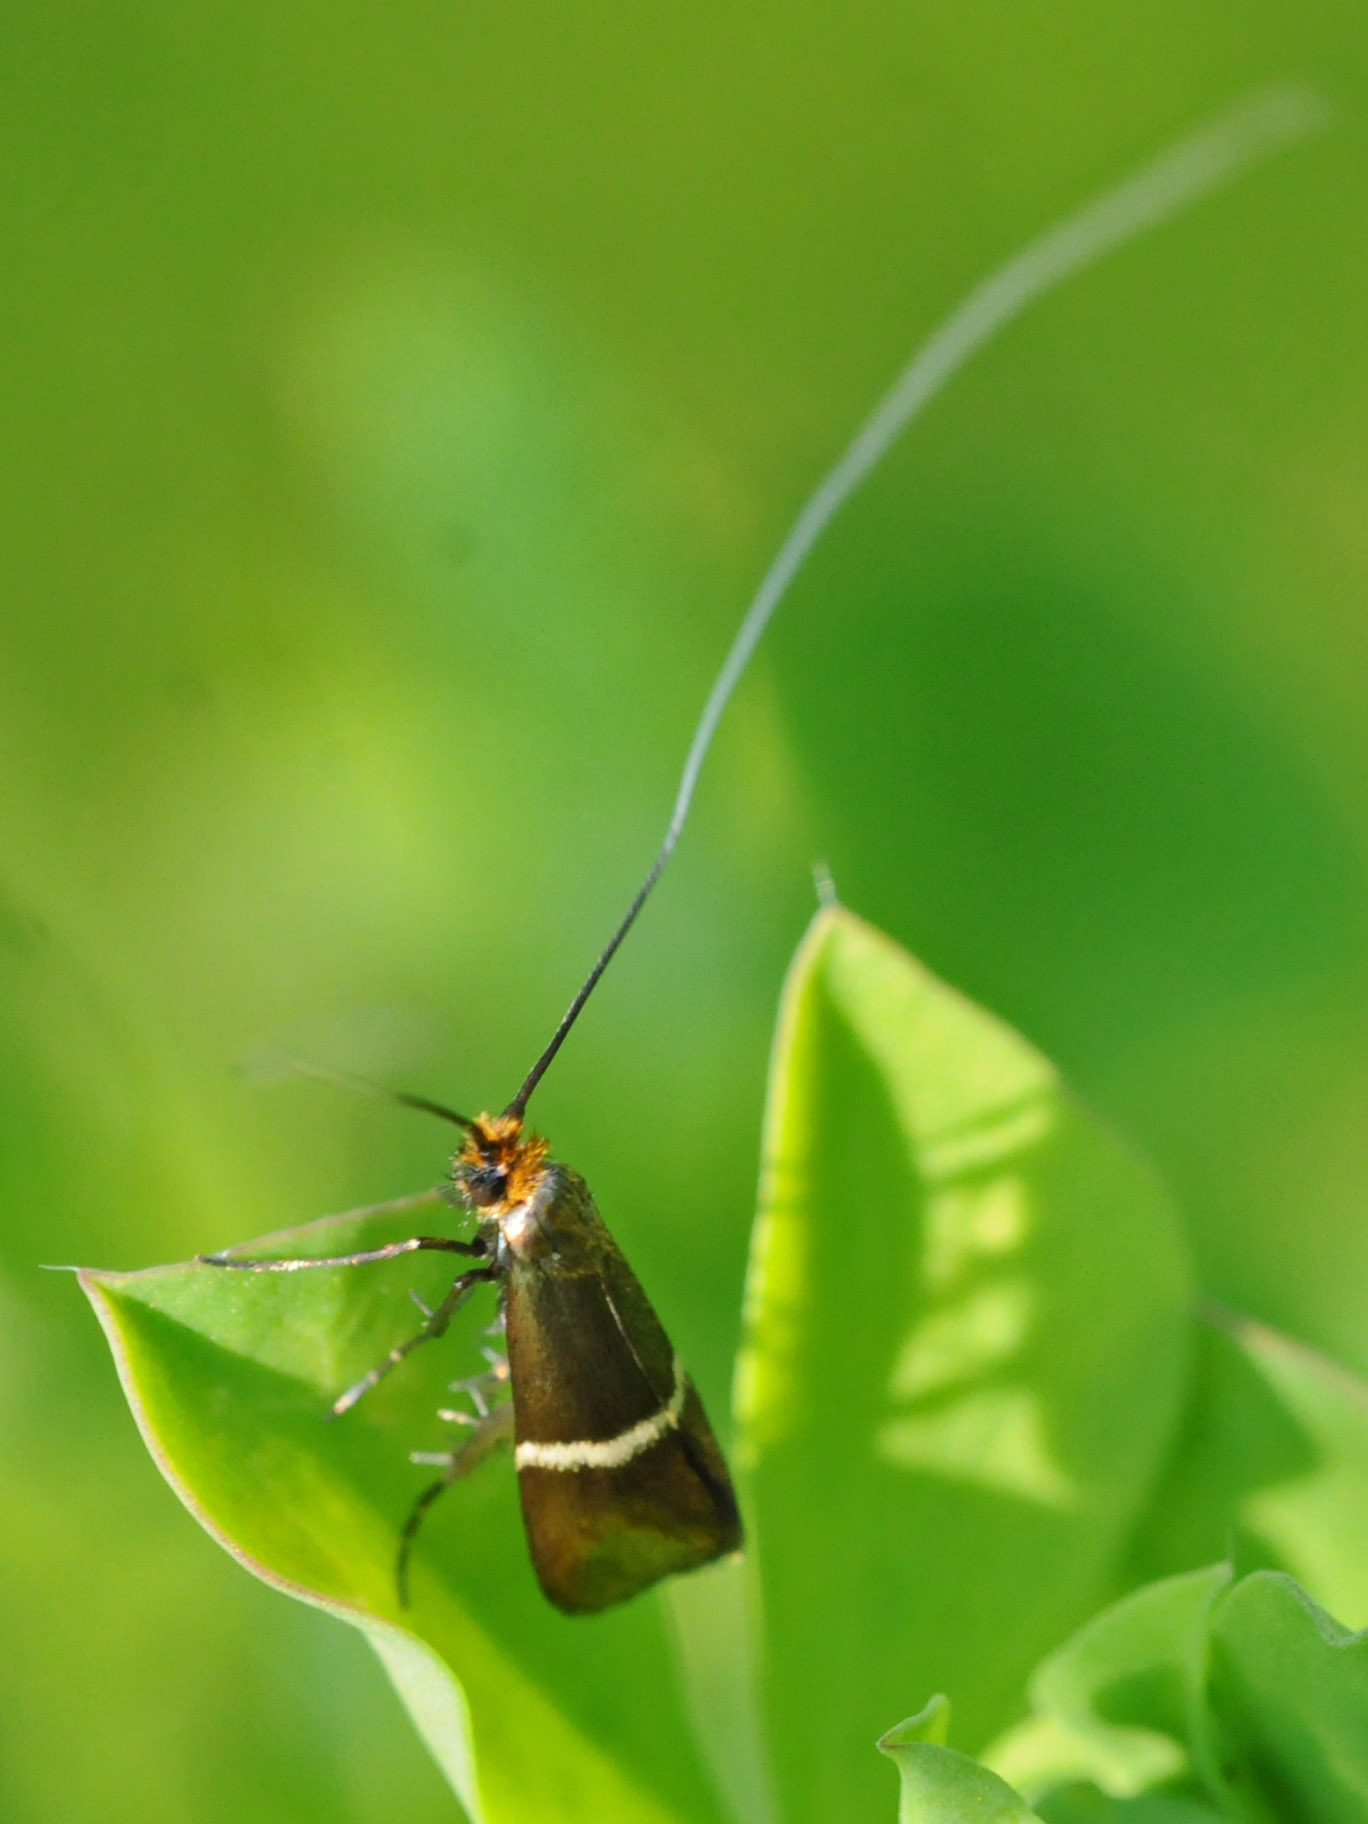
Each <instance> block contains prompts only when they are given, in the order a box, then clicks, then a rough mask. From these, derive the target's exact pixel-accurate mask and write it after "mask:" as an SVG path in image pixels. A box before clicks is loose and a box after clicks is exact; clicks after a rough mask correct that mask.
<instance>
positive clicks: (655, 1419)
mask: <svg viewBox="0 0 1368 1824" xmlns="http://www.w3.org/2000/svg"><path fill="white" fill-rule="evenodd" d="M688 1391H689V1384H688V1381H687V1379H686V1377H685V1374H684V1364H683V1362H681V1361H680V1359H679V1357H678V1356H676V1357H675V1358H674V1391H673V1393H671V1395H670V1402H669V1405H668V1406H662V1407H661V1409H660V1411H659V1412H653V1413H652V1414H651V1416H650V1417H649V1418H648V1419H640V1420H638V1422H637V1423H636V1424H635V1425H629V1426H628V1427H627V1429H626V1431H620V1432H619V1433H618V1435H617V1436H616V1437H615V1438H603V1439H593V1438H581V1439H577V1440H576V1441H575V1442H574V1443H571V1444H539V1443H537V1442H536V1441H535V1440H533V1439H530V1438H529V1439H525V1440H524V1441H523V1442H522V1443H521V1444H519V1446H518V1448H517V1449H516V1450H515V1451H514V1453H513V1461H514V1463H516V1465H517V1466H518V1468H519V1469H621V1468H622V1467H623V1465H624V1464H627V1463H630V1462H631V1461H632V1459H633V1457H639V1456H640V1455H641V1453H642V1452H643V1451H646V1450H649V1449H650V1448H651V1446H652V1445H653V1444H658V1443H659V1442H660V1440H661V1439H662V1438H663V1437H664V1436H665V1435H666V1433H667V1432H671V1431H675V1430H677V1429H678V1426H679V1420H680V1417H681V1415H682V1413H683V1411H684V1401H685V1400H686V1399H687V1397H688Z"/></svg>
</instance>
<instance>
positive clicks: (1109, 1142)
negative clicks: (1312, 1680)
mask: <svg viewBox="0 0 1368 1824" xmlns="http://www.w3.org/2000/svg"><path fill="white" fill-rule="evenodd" d="M1188 1297H1189V1286H1188V1275H1187V1264H1186V1258H1185V1254H1184V1250H1183V1246H1182V1243H1181V1240H1180V1237H1179V1234H1178V1230H1177V1227H1176V1224H1175V1221H1174V1218H1173V1216H1172V1213H1171V1211H1170V1209H1169V1206H1168V1204H1167V1202H1166V1200H1165V1198H1164V1196H1163V1195H1162V1193H1161V1191H1160V1190H1159V1188H1158V1187H1157V1185H1156V1184H1155V1182H1154V1180H1153V1178H1152V1176H1151V1174H1150V1173H1149V1172H1148V1170H1147V1169H1146V1168H1145V1167H1144V1166H1143V1165H1142V1164H1140V1163H1139V1162H1138V1161H1137V1160H1136V1159H1135V1158H1134V1157H1133V1156H1132V1155H1131V1154H1130V1153H1129V1152H1128V1151H1127V1149H1126V1148H1125V1147H1124V1146H1122V1145H1121V1143H1120V1142H1119V1141H1118V1140H1117V1139H1116V1138H1115V1137H1114V1136H1113V1135H1112V1133H1111V1132H1110V1131H1109V1130H1108V1129H1107V1128H1105V1127H1104V1126H1103V1125H1102V1124H1101V1123H1099V1122H1097V1121H1096V1120H1094V1119H1093V1117H1092V1116H1091V1115H1089V1114H1088V1112H1087V1111H1086V1110H1084V1109H1083V1108H1081V1107H1080V1106H1079V1105H1078V1103H1077V1102H1076V1101H1075V1100H1074V1099H1073V1098H1072V1097H1071V1096H1070V1095H1069V1094H1068V1092H1067V1091H1066V1090H1065V1089H1064V1087H1063V1086H1062V1084H1061V1083H1060V1081H1059V1078H1058V1076H1057V1074H1056V1072H1055V1071H1054V1070H1053V1068H1052V1067H1051V1066H1050V1064H1049V1063H1048V1062H1047V1060H1046V1059H1045V1058H1043V1057H1042V1056H1041V1055H1040V1054H1039V1053H1038V1052H1037V1051H1035V1050H1034V1049H1033V1048H1032V1047H1031V1046H1030V1045H1028V1044H1027V1043H1026V1042H1025V1041H1024V1040H1023V1039H1021V1038H1020V1037H1018V1036H1017V1035H1016V1034H1015V1033H1013V1032H1011V1031H1010V1030H1009V1029H1008V1028H1006V1027H1005V1026H1003V1025H1002V1024H1001V1022H999V1021H998V1020H996V1019H994V1018H993V1017H992V1016H990V1015H989V1014H986V1013H984V1012H982V1011H981V1010H980V1009H978V1008H976V1007H974V1006H973V1005H971V1004H970V1003H969V1002H968V1001H966V1000H965V999H964V998H963V997H961V996H960V995H958V994H956V993H954V992H953V991H952V990H951V989H949V988H947V987H945V986H944V985H943V984H942V983H940V982H938V981H936V979H935V978H934V977H933V976H931V975H929V974H928V973H927V972H926V971H925V970H924V969H923V968H921V967H920V966H919V965H918V964H917V963H916V962H914V961H913V959H912V958H911V957H910V956H908V955H907V954H906V953H905V952H904V951H902V950H901V949H899V948H898V946H897V945H895V944H894V943H892V942H891V941H890V940H889V939H887V938H885V937H883V936H881V935H880V934H879V933H878V932H877V931H875V930H873V929H871V927H870V926H868V925H866V924H864V923H862V922H861V921H860V920H859V919H857V918H855V917H853V916H852V915H851V914H850V913H848V912H846V911H844V910H842V909H840V908H832V909H828V910H826V911H824V912H822V913H821V914H820V915H819V917H818V918H817V919H816V920H815V922H814V924H813V926H812V927H811V929H810V930H809V932H808V934H807V936H806V938H805V939H804V941H803V944H802V946H801V947H800V949H799V952H798V954H797V957H796V958H795V961H794V964H793V967H792V969H791V971H790V975H789V978H788V982H787V985H786V988H785V991H784V997H783V1006H782V1011H781V1017H780V1022H779V1029H778V1035H777V1040H776V1047H775V1054H774V1062H773V1068H772V1074H771V1082H770V1093H769V1106H768V1113H767V1118H766V1135H765V1175H764V1183H763V1186H762V1196H761V1208H760V1215H759V1218H758V1221H757V1226H756V1231H755V1236H754V1240H753V1251H752V1266H751V1275H750V1282H749V1290H748V1298H747V1327H746V1340H745V1345H744V1349H743V1354H742V1359H741V1363H740V1368H739V1373H738V1411H739V1418H740V1424H741V1450H740V1460H741V1464H742V1468H743V1479H744V1492H745V1495H746V1497H747V1500H748V1506H749V1510H750V1514H751V1519H752V1538H753V1546H754V1549H753V1552H752V1563H753V1564H754V1565H755V1567H756V1569H757V1571H758V1577H759V1582H760V1589H759V1611H760V1612H761V1613H762V1614H763V1616H764V1619H765V1628H766V1643H765V1664H766V1692H765V1697H766V1704H767V1713H768V1723H769V1732H770V1739H771V1744H772V1749H773V1758H774V1762H775V1772H776V1780H777V1784H778V1787H779V1790H780V1794H781V1798H782V1801H783V1808H784V1815H785V1817H786V1818H791V1819H792V1820H794V1824H799V1821H801V1820H806V1819H813V1820H817V1819H821V1820H826V1819H829V1818H831V1817H836V1816H851V1815H873V1812H874V1807H875V1806H876V1805H877V1803H878V1798H877V1790H876V1788H874V1787H873V1785H872V1784H871V1783H870V1782H869V1781H868V1780H866V1778H865V1776H864V1775H863V1773H862V1772H861V1761H860V1754H861V1746H862V1744H863V1743H864V1742H865V1741H867V1740H868V1739H869V1738H870V1737H871V1736H873V1735H874V1734H876V1732H877V1730H878V1727H879V1721H880V1718H881V1717H886V1716H888V1715H889V1714H890V1713H894V1714H896V1711H897V1709H898V1708H899V1707H900V1704H899V1698H900V1697H903V1698H904V1701H905V1693H906V1692H907V1691H908V1690H917V1689H919V1688H920V1689H922V1690H925V1689H927V1688H934V1687H936V1686H940V1687H943V1688H944V1689H946V1690H949V1691H951V1692H953V1694H954V1699H955V1708H956V1719H957V1730H956V1733H957V1734H958V1735H960V1736H962V1738H963V1740H964V1742H965V1744H966V1745H968V1746H975V1745H977V1744H978V1743H979V1742H981V1741H983V1740H984V1739H985V1738H986V1737H987V1736H989V1735H990V1734H991V1733H993V1732H994V1731H996V1730H997V1729H1000V1728H1001V1727H1002V1726H1003V1724H1004V1723H1005V1722H1006V1721H1007V1720H1008V1719H1009V1718H1010V1716H1011V1714H1012V1712H1013V1711H1014V1710H1016V1709H1019V1707H1020V1704H1021V1701H1022V1694H1023V1691H1024V1686H1025V1680H1026V1676H1027V1674H1028V1673H1029V1671H1030V1669H1031V1667H1032V1666H1033V1665H1034V1664H1035V1662H1036V1661H1037V1660H1038V1659H1039V1658H1040V1656H1041V1655H1042V1653H1044V1652H1045V1651H1046V1650H1047V1649H1048V1648H1049V1647H1051V1646H1052V1645H1054V1644H1055V1643H1056V1642H1057V1641H1059V1640H1060V1639H1061V1638H1062V1637H1063V1636H1064V1635H1065V1634H1066V1633H1067V1632H1068V1630H1069V1629H1070V1628H1072V1627H1073V1626H1076V1625H1077V1623H1078V1622H1079V1621H1080V1620H1081V1619H1082V1618H1083V1617H1084V1616H1085V1615H1086V1614H1088V1613H1089V1612H1090V1611H1091V1610H1092V1609H1094V1608H1095V1607H1096V1606H1097V1604H1098V1602H1099V1601H1101V1600H1102V1599H1103V1598H1104V1597H1105V1595H1106V1594H1107V1593H1108V1587H1109V1578H1110V1576H1111V1573H1112V1571H1113V1567H1114V1565H1115V1563H1116V1560H1117V1558H1118V1556H1119V1553H1120V1550H1121V1546H1122V1541H1123V1539H1124V1537H1125V1535H1126V1532H1127V1529H1128V1527H1129V1526H1131V1525H1132V1524H1133V1520H1134V1516H1135V1514H1136V1510H1137V1508H1138V1506H1139V1505H1140V1503H1141V1502H1142V1500H1143V1499H1144V1498H1145V1496H1146V1494H1147V1491H1148V1488H1149V1484H1150V1482H1151V1479H1152V1477H1153V1475H1154V1473H1155V1470H1156V1466H1157V1463H1158V1461H1159V1459H1160V1456H1161V1454H1162V1452H1163V1450H1164V1448H1165V1446H1166V1444H1167V1442H1168V1437H1169V1432H1170V1428H1171V1426H1172V1424H1173V1422H1174V1417H1175V1413H1176V1410H1177V1405H1178V1401H1179V1397H1180V1391H1181V1388H1182V1383H1183V1375H1184V1364H1185V1358H1186V1348H1187V1340H1186V1339H1187V1328H1188V1324H1187V1301H1188ZM818 1671H820V1676H818V1675H817V1673H818Z"/></svg>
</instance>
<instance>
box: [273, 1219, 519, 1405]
mask: <svg viewBox="0 0 1368 1824" xmlns="http://www.w3.org/2000/svg"><path fill="white" fill-rule="evenodd" d="M463 1251H465V1249H464V1247H463ZM481 1251H482V1252H483V1250H481ZM385 1258H388V1256H386V1257H385ZM305 1264H307V1265H310V1266H313V1265H316V1264H317V1263H316V1262H313V1261H310V1262H307V1263H305ZM498 1277H499V1273H498V1269H497V1268H496V1267H472V1268H471V1269H470V1271H469V1272H468V1273H462V1274H460V1275H459V1277H458V1278H457V1279H455V1280H453V1282H452V1285H451V1290H450V1291H449V1292H448V1293H447V1295H446V1297H445V1298H444V1299H443V1300H442V1302H441V1304H439V1305H438V1306H437V1308H436V1310H435V1311H433V1312H432V1313H431V1315H430V1316H429V1317H428V1319H427V1321H426V1322H425V1323H424V1325H423V1327H422V1329H421V1330H419V1331H417V1332H416V1334H415V1335H413V1336H410V1337H409V1338H408V1339H407V1340H406V1341H405V1342H402V1343H396V1344H395V1345H394V1347H393V1349H391V1350H390V1352H389V1354H388V1355H387V1356H386V1357H385V1359H384V1360H383V1361H382V1362H377V1363H376V1365H375V1367H374V1368H370V1369H368V1370H367V1371H366V1373H365V1374H363V1375H362V1376H361V1379H360V1380H359V1381H354V1382H353V1383H352V1385H351V1386H350V1387H348V1388H347V1390H346V1392H345V1393H340V1394H338V1396H337V1398H336V1399H335V1400H334V1401H333V1403H332V1417H333V1418H335V1419H337V1418H340V1417H341V1416H342V1414H343V1413H344V1412H350V1411H351V1409H352V1407H353V1406H355V1404H356V1402H357V1401H358V1400H359V1399H360V1398H361V1397H362V1395H363V1394H367V1393H369V1392H370V1390H371V1388H372V1387H374V1386H375V1385H376V1384H377V1383H378V1382H380V1381H383V1380H384V1378H385V1376H386V1375H387V1374H389V1373H391V1372H392V1371H393V1370H394V1369H395V1368H397V1367H398V1366H399V1364H400V1362H402V1361H403V1360H404V1358H405V1357H406V1356H408V1355H411V1354H412V1353H413V1351H414V1350H415V1349H416V1348H417V1347H418V1345H419V1343H432V1342H435V1341H436V1340H437V1338H438V1337H439V1336H443V1335H445V1333H446V1328H447V1325H448V1324H449V1323H450V1322H451V1320H452V1318H453V1317H454V1316H455V1315H456V1313H457V1312H458V1311H459V1310H460V1308H461V1306H462V1305H463V1304H464V1303H465V1301H466V1299H467V1298H469V1296H470V1294H471V1293H472V1292H473V1291H474V1290H475V1288H476V1286H486V1285H489V1284H491V1283H492V1282H493V1281H494V1280H496V1279H498Z"/></svg>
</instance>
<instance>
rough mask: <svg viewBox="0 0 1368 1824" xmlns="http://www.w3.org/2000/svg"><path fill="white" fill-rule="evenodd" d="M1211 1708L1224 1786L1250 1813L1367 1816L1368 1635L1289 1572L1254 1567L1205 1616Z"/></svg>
mask: <svg viewBox="0 0 1368 1824" xmlns="http://www.w3.org/2000/svg"><path fill="white" fill-rule="evenodd" d="M1210 1700H1211V1707H1212V1710H1213V1712H1214V1715H1215V1718H1216V1725H1217V1729H1218V1732H1219V1737H1220V1746H1221V1757H1222V1764H1223V1769H1224V1772H1225V1777H1226V1780H1227V1783H1228V1788H1229V1790H1231V1791H1232V1792H1233V1793H1234V1794H1235V1795H1237V1796H1238V1797H1239V1798H1241V1799H1242V1800H1243V1801H1244V1802H1245V1804H1246V1807H1247V1808H1248V1810H1249V1812H1250V1814H1251V1815H1253V1816H1255V1817H1258V1818H1266V1819H1269V1820H1277V1821H1278V1824H1282V1820H1284V1819H1300V1818H1305V1819H1314V1820H1315V1824H1362V1820H1363V1818H1364V1817H1366V1816H1368V1634H1351V1633H1350V1632H1349V1630H1348V1629H1346V1628H1342V1627H1341V1626H1340V1625H1339V1623H1338V1622H1335V1621H1332V1620H1331V1619H1330V1617H1329V1616H1328V1615H1327V1614H1326V1613H1325V1611H1324V1610H1323V1609H1320V1608H1318V1607H1317V1606H1316V1604H1315V1603H1313V1602H1312V1601H1311V1599H1310V1597H1309V1596H1307V1594H1306V1592H1305V1591H1304V1590H1302V1589H1300V1588H1299V1587H1298V1586H1297V1584H1296V1583H1294V1582H1293V1580H1292V1579H1291V1578H1290V1577H1287V1576H1284V1575H1283V1574H1282V1573H1281V1572H1277V1571H1256V1572H1255V1573H1254V1575H1253V1576H1251V1577H1246V1578H1245V1579H1244V1580H1243V1581H1242V1582H1240V1583H1238V1584H1237V1585H1236V1586H1235V1588H1234V1589H1232V1590H1231V1591H1230V1592H1229V1593H1228V1594H1227V1595H1226V1596H1225V1598H1224V1599H1223V1600H1222V1601H1221V1602H1220V1603H1219V1604H1218V1605H1217V1608H1216V1611H1215V1614H1214V1616H1213V1618H1212V1648H1211V1682H1210Z"/></svg>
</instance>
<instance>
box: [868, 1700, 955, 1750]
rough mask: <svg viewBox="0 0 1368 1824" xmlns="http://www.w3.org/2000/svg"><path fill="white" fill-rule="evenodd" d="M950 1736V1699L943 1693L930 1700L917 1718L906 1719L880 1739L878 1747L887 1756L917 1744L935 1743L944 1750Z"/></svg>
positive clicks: (896, 1724) (918, 1713)
mask: <svg viewBox="0 0 1368 1824" xmlns="http://www.w3.org/2000/svg"><path fill="white" fill-rule="evenodd" d="M949 1736H950V1699H949V1698H948V1697H947V1696H946V1695H945V1693H944V1692H943V1691H938V1692H937V1693H936V1695H935V1696H934V1697H932V1698H929V1699H928V1700H927V1702H926V1704H925V1705H924V1706H923V1707H922V1708H921V1709H920V1710H918V1712H917V1714H916V1715H915V1716H909V1717H905V1718H904V1719H903V1721H902V1722H900V1723H895V1724H894V1726H893V1727H892V1728H891V1729H889V1730H887V1731H886V1732H885V1733H884V1734H883V1735H881V1736H880V1737H879V1740H878V1746H879V1747H880V1748H881V1749H882V1750H883V1752H884V1753H885V1754H893V1753H894V1751H895V1750H896V1749H898V1748H907V1747H910V1746H912V1745H913V1744H914V1743H916V1742H934V1743H935V1744H936V1746H937V1747H939V1748H943V1747H944V1746H945V1744H946V1742H947V1740H948V1739H949Z"/></svg>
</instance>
